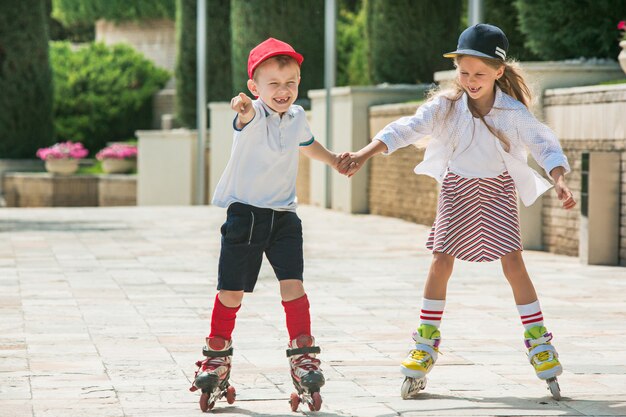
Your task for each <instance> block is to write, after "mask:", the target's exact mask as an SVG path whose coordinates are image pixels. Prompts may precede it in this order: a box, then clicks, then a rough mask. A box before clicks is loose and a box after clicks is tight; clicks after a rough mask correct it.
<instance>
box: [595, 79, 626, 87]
mask: <svg viewBox="0 0 626 417" xmlns="http://www.w3.org/2000/svg"><path fill="white" fill-rule="evenodd" d="M613 84H626V78H621V79H619V80H609V81H604V82H601V83H600V84H598V85H613Z"/></svg>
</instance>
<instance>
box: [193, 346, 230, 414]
mask: <svg viewBox="0 0 626 417" xmlns="http://www.w3.org/2000/svg"><path fill="white" fill-rule="evenodd" d="M202 354H203V355H204V356H206V359H205V360H201V361H198V362H196V366H197V367H198V370H197V371H196V374H195V375H194V380H193V385H192V386H191V388H189V391H191V392H194V391H197V390H201V391H202V395H201V396H200V409H201V410H202V411H204V412H206V411H208V410H211V409H212V408H213V407H214V406H215V402H216V401H217V400H219V399H220V398H222V397H226V401H228V404H232V403H234V402H235V396H236V393H235V387H233V386H232V385H230V383H229V382H228V379H229V377H230V362H231V358H232V355H233V348H232V341H231V340H226V339H223V338H221V337H212V338H208V337H207V339H206V346H205V347H203V348H202Z"/></svg>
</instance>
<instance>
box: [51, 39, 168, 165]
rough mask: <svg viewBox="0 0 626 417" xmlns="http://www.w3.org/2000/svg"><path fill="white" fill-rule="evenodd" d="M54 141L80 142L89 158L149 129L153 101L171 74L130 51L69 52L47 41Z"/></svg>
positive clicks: (98, 45) (89, 49) (94, 47)
mask: <svg viewBox="0 0 626 417" xmlns="http://www.w3.org/2000/svg"><path fill="white" fill-rule="evenodd" d="M50 57H51V62H52V68H53V73H54V93H55V98H54V117H55V118H54V125H55V129H56V136H57V140H60V141H65V140H71V141H74V142H76V141H80V142H82V143H83V144H84V145H85V147H86V148H87V149H89V150H90V152H91V153H92V154H94V153H95V152H96V151H98V150H99V149H101V148H103V147H104V146H105V145H106V143H107V142H110V141H115V140H120V139H127V138H129V137H132V136H133V135H134V133H135V131H136V130H137V129H148V128H149V127H150V123H151V119H152V106H151V105H152V96H153V94H154V93H156V92H157V91H158V90H159V89H161V88H162V87H163V86H164V85H165V83H166V82H167V80H168V79H169V77H170V74H169V73H168V72H167V71H165V70H163V69H161V68H157V67H155V66H154V64H153V63H152V62H151V61H149V60H147V59H146V58H144V57H143V55H141V54H140V53H138V52H136V51H135V50H134V49H132V48H131V47H129V46H126V45H122V44H118V45H114V46H110V47H109V46H106V45H104V44H102V43H94V44H90V45H89V46H86V47H84V48H81V49H78V50H76V51H73V50H72V49H71V46H70V44H69V43H66V42H52V43H51V49H50Z"/></svg>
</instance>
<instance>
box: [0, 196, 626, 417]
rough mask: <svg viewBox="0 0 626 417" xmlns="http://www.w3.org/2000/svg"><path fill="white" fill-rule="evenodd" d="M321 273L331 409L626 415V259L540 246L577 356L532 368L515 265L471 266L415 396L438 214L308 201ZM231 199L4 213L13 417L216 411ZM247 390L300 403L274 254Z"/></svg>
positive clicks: (1, 280) (316, 307) (244, 375)
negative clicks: (206, 397) (555, 371)
mask: <svg viewBox="0 0 626 417" xmlns="http://www.w3.org/2000/svg"><path fill="white" fill-rule="evenodd" d="M299 213H300V216H301V217H302V219H303V224H304V235H305V257H306V270H305V286H306V288H307V292H308V294H309V298H310V301H311V305H312V317H313V329H314V333H315V335H316V337H317V340H318V342H319V344H320V345H321V347H322V350H323V353H322V355H321V359H322V360H323V363H324V371H325V375H326V377H327V384H326V386H325V387H324V389H323V391H322V392H323V398H324V404H323V407H322V410H321V411H320V412H318V413H316V415H318V416H363V417H369V416H372V417H373V416H376V417H391V416H407V417H408V416H456V415H464V416H465V415H473V416H626V348H624V346H625V345H626V269H624V268H619V267H604V266H594V267H590V266H582V265H581V264H580V262H579V260H578V259H577V258H571V257H564V256H556V255H552V254H547V253H542V252H531V251H528V252H526V253H525V258H526V260H527V267H528V270H529V272H530V273H531V276H533V280H534V283H535V285H536V287H537V289H538V292H539V294H540V297H541V303H542V307H543V312H544V315H545V317H546V321H547V325H548V326H549V328H550V329H551V331H552V332H553V333H554V334H555V344H556V346H557V348H558V350H559V353H560V355H561V359H562V362H563V364H564V368H565V371H564V374H563V375H562V376H561V377H560V378H559V381H560V384H561V388H562V390H563V396H564V399H563V400H562V401H560V402H557V401H554V400H553V399H552V398H551V397H550V396H549V393H548V391H547V390H546V386H545V384H544V383H542V382H541V381H539V380H538V379H537V378H536V377H535V376H534V374H533V371H532V368H531V366H530V365H529V364H528V363H527V361H526V359H525V355H524V348H523V346H522V343H521V337H522V332H523V330H522V326H521V324H520V323H519V318H518V316H517V311H516V309H515V304H514V301H513V298H512V295H511V291H510V288H509V286H508V284H507V283H506V280H505V279H504V277H503V275H502V273H501V270H500V266H499V263H497V262H496V263H490V264H480V265H479V264H470V263H465V262H457V263H456V265H455V271H454V274H453V278H452V280H451V281H450V286H449V295H448V303H447V306H446V313H445V319H444V322H443V325H442V334H443V338H444V343H443V344H442V353H443V354H442V355H441V356H440V359H439V362H438V364H437V366H436V368H435V370H434V371H433V372H432V373H431V375H430V378H429V382H428V386H427V389H426V391H424V392H423V393H421V395H420V397H419V398H418V399H416V400H408V401H405V400H402V399H401V398H400V395H399V391H400V385H401V383H402V377H401V376H400V375H399V372H398V364H399V362H400V361H401V360H402V358H403V357H404V355H405V353H406V349H407V347H408V346H409V341H410V339H409V338H410V333H411V330H412V328H413V327H414V326H415V324H416V316H417V313H418V310H419V307H420V299H421V291H422V287H423V283H424V279H425V277H426V271H427V269H428V266H429V263H430V258H431V255H430V254H429V253H428V252H427V251H426V250H425V249H424V247H423V242H424V241H425V238H426V236H427V234H428V231H429V228H428V227H426V226H421V225H416V224H412V223H408V222H404V221H401V220H398V219H392V218H384V217H379V216H358V215H357V216H355V215H347V214H343V213H338V212H335V211H330V210H322V209H318V208H314V207H307V206H305V207H301V208H300V209H299ZM223 219H224V210H222V209H218V208H215V207H122V208H76V209H70V208H63V209H0V417H32V416H36V417H41V416H51V417H74V416H77V417H78V416H81V417H83V416H86V415H88V416H90V417H131V416H137V417H144V416H146V417H148V416H150V417H152V416H167V417H177V416H181V417H182V416H185V417H187V416H192V415H201V413H200V410H199V409H198V406H197V400H198V394H197V393H195V394H192V393H189V392H188V391H187V389H188V387H189V385H190V381H191V379H192V377H193V372H194V369H193V368H194V367H193V363H194V362H195V361H196V360H197V359H199V358H200V356H201V355H200V350H201V346H202V343H203V337H204V335H205V334H206V333H207V332H208V327H209V320H210V307H211V305H212V302H213V299H214V294H215V284H216V272H217V260H218V256H219V227H220V225H221V223H222V222H223ZM234 340H235V354H234V360H233V361H234V368H233V371H232V378H231V380H232V383H233V385H235V386H236V388H237V395H238V396H237V402H236V403H235V404H234V405H232V406H229V405H228V404H226V403H225V402H220V403H218V405H217V407H216V409H215V410H214V411H213V413H214V414H216V415H219V416H226V417H228V416H257V417H266V416H293V415H303V414H311V413H310V412H308V410H300V412H298V413H291V412H290V410H289V406H288V404H287V399H288V397H289V394H290V393H291V391H292V389H293V388H292V383H291V381H290V377H289V373H288V367H287V362H286V359H285V356H284V349H285V347H286V346H285V345H286V331H285V328H284V314H283V311H282V307H281V305H280V297H279V294H278V285H277V282H276V280H275V279H274V278H273V273H272V270H271V268H270V267H269V266H268V265H267V263H265V264H264V265H263V267H262V269H261V275H260V278H259V282H258V284H257V288H256V290H255V293H254V294H252V295H248V296H246V297H245V299H244V304H243V307H242V308H241V310H240V313H239V315H238V322H237V328H236V330H235V333H234Z"/></svg>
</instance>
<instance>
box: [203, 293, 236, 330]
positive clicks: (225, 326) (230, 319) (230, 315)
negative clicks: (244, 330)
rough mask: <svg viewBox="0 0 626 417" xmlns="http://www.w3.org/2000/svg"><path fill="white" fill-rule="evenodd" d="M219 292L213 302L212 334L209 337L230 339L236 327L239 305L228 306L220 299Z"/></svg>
mask: <svg viewBox="0 0 626 417" xmlns="http://www.w3.org/2000/svg"><path fill="white" fill-rule="evenodd" d="M218 296H219V294H218V295H216V296H215V303H214V304H213V314H212V315H211V334H210V335H209V337H215V336H219V337H222V338H224V339H226V340H230V339H231V336H232V334H233V329H234V328H235V319H236V318H237V312H238V311H239V308H240V307H241V306H238V307H226V306H225V305H224V304H222V302H221V301H220V299H219V297H218Z"/></svg>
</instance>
